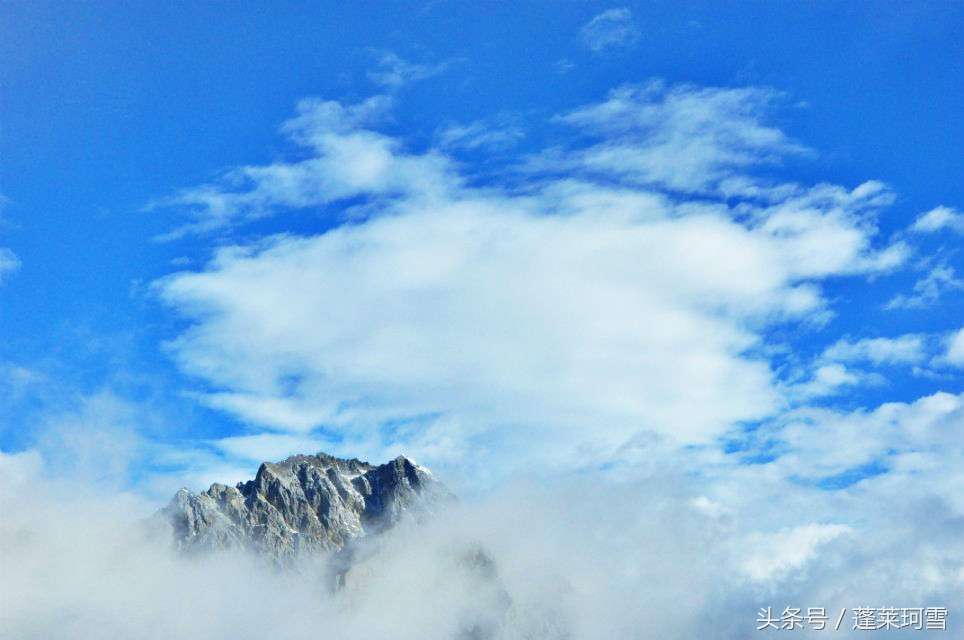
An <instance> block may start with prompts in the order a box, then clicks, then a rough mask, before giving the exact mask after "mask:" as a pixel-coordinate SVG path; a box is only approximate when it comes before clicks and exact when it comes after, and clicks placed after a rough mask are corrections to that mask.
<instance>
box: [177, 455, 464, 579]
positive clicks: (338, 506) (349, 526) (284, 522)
mask: <svg viewBox="0 0 964 640" xmlns="http://www.w3.org/2000/svg"><path fill="white" fill-rule="evenodd" d="M453 499H454V497H453V496H452V494H450V493H449V492H448V490H447V489H446V488H445V487H444V486H443V485H442V484H441V483H440V482H439V481H437V480H436V479H435V478H433V477H432V474H431V473H430V472H429V471H428V470H427V469H425V468H423V467H420V466H418V465H416V464H415V463H413V462H412V461H410V460H408V459H407V458H405V457H402V456H399V457H398V458H396V459H395V460H392V461H391V462H388V463H386V464H383V465H379V466H373V465H370V464H368V463H367V462H361V461H359V460H356V459H352V460H343V459H341V458H335V457H333V456H329V455H326V454H324V453H319V454H318V455H314V456H305V455H297V456H292V457H290V458H288V459H287V460H284V461H282V462H277V463H269V462H266V463H264V464H262V465H261V467H260V468H259V469H258V473H257V475H256V476H255V478H254V480H249V481H248V482H242V483H238V485H236V486H234V487H229V486H226V485H223V484H213V485H211V488H210V489H208V490H207V491H204V492H202V493H199V494H193V493H191V492H190V491H188V490H187V489H181V490H180V491H178V493H177V495H175V496H174V498H173V499H172V500H171V502H170V504H168V505H167V507H165V508H164V509H162V510H161V513H160V515H161V516H162V517H163V518H164V519H165V520H166V521H167V522H168V523H170V525H171V527H172V528H173V533H174V542H175V545H176V546H177V548H178V549H179V550H181V551H184V552H188V553H194V552H209V551H219V550H248V551H254V552H256V553H258V554H259V555H266V556H268V557H271V558H273V559H277V560H286V559H292V558H294V557H296V556H298V555H300V554H302V553H306V552H307V553H318V552H324V551H337V550H340V549H343V548H344V547H345V546H346V545H348V544H349V543H350V542H351V541H353V540H355V539H357V538H360V537H362V536H365V535H370V534H372V533H378V532H379V531H381V530H383V529H385V528H388V527H391V526H393V525H395V524H397V523H398V522H399V521H401V520H403V519H405V518H414V519H416V520H417V519H421V518H424V517H426V516H429V515H431V514H432V513H433V512H435V511H436V510H438V509H440V508H442V507H443V506H444V505H445V503H447V502H450V501H452V500H453Z"/></svg>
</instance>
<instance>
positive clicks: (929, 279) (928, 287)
mask: <svg viewBox="0 0 964 640" xmlns="http://www.w3.org/2000/svg"><path fill="white" fill-rule="evenodd" d="M962 289H964V280H961V279H960V278H958V277H957V275H956V274H955V272H954V268H953V267H951V266H949V265H938V266H936V267H934V268H932V269H931V270H930V271H929V272H928V273H927V275H926V276H924V277H923V278H920V279H919V280H917V282H915V283H914V293H913V294H912V295H906V294H903V293H900V294H897V295H896V296H894V297H893V298H891V299H890V300H888V301H887V304H885V305H884V309H926V308H927V307H931V306H933V305H934V304H936V303H937V301H938V300H940V298H941V296H942V295H944V294H945V293H947V292H949V291H960V290H962Z"/></svg>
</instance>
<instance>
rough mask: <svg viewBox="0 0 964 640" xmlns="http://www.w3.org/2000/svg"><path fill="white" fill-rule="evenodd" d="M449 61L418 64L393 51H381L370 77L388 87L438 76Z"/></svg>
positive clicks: (376, 82)
mask: <svg viewBox="0 0 964 640" xmlns="http://www.w3.org/2000/svg"><path fill="white" fill-rule="evenodd" d="M449 64H450V63H448V62H442V63H439V64H434V65H428V64H416V63H413V62H409V61H407V60H404V59H402V58H400V57H399V56H398V55H397V54H395V53H392V52H391V51H384V52H381V53H379V55H378V62H377V67H376V68H375V69H372V70H370V71H369V72H368V79H369V80H371V81H372V82H374V83H375V84H377V85H380V86H383V87H386V88H388V89H398V88H399V87H401V86H403V85H406V84H409V83H411V82H416V81H418V80H425V79H427V78H431V77H432V76H437V75H438V74H440V73H443V72H444V71H445V70H446V69H448V68H449Z"/></svg>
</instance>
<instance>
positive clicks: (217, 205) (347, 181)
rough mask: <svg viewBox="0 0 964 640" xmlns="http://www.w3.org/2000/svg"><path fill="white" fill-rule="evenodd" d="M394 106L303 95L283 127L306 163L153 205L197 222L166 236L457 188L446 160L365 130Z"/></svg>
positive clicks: (235, 174) (252, 173) (282, 165)
mask: <svg viewBox="0 0 964 640" xmlns="http://www.w3.org/2000/svg"><path fill="white" fill-rule="evenodd" d="M390 104H391V100H390V99H389V98H387V97H385V96H377V97H374V98H369V99H368V100H365V101H364V102H361V103H359V104H356V105H351V106H348V107H345V106H343V105H341V104H340V103H338V102H332V101H323V100H318V99H305V100H302V101H301V102H300V103H299V104H298V114H297V116H295V117H294V118H292V119H291V120H289V121H287V122H285V123H284V125H283V126H282V128H281V130H282V132H283V133H285V134H286V135H287V136H288V137H289V138H290V139H291V140H292V142H294V143H295V144H297V145H299V146H302V147H305V148H307V149H310V150H311V151H312V152H313V154H314V155H313V156H312V157H311V158H309V159H307V160H302V161H300V162H291V163H286V162H277V163H274V164H270V165H264V166H245V167H240V168H237V169H234V170H232V171H230V172H229V173H228V174H227V175H226V177H225V179H224V181H223V182H222V183H221V184H207V185H202V186H200V187H194V188H190V189H185V190H182V191H181V192H180V193H178V194H177V195H175V196H174V197H172V198H168V199H166V200H163V201H160V202H158V203H154V204H153V205H152V207H157V206H174V207H180V208H183V209H185V210H187V211H189V212H191V214H192V215H193V216H194V217H195V218H196V219H197V220H196V222H194V223H191V224H188V225H186V226H184V227H181V228H180V229H177V230H176V231H175V232H173V233H171V234H168V236H167V237H168V238H172V237H177V236H180V235H184V234H185V233H191V232H205V231H211V230H214V229H220V228H224V227H226V226H229V225H231V224H234V223H237V222H243V221H244V220H250V219H255V218H260V217H264V216H268V215H273V214H274V213H276V212H277V210H278V209H279V208H296V209H297V208H309V207H319V206H322V205H325V204H328V203H332V202H336V201H338V200H343V199H345V198H351V197H354V196H358V195H361V194H368V195H371V196H373V197H377V196H389V195H398V194H406V193H407V194H411V195H417V196H418V197H423V198H431V197H438V196H439V195H441V194H442V193H444V191H445V190H446V189H448V188H450V187H452V186H456V185H457V184H458V178H457V176H456V175H454V173H452V171H451V167H450V162H449V161H448V159H447V158H445V157H443V156H441V155H439V154H435V153H426V154H422V155H417V156H415V155H409V154H406V153H405V152H404V151H403V150H402V149H401V147H400V144H399V142H398V141H397V140H395V139H393V138H389V137H388V136H385V135H382V134H379V133H375V132H374V131H371V130H367V129H362V128H361V127H362V126H364V125H370V124H372V123H375V122H378V121H380V120H381V119H382V118H384V117H385V114H386V112H387V109H388V108H389V106H390Z"/></svg>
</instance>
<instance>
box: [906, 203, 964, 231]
mask: <svg viewBox="0 0 964 640" xmlns="http://www.w3.org/2000/svg"><path fill="white" fill-rule="evenodd" d="M941 229H949V230H951V231H955V232H957V233H964V213H961V212H960V211H958V210H956V209H953V208H951V207H943V206H941V207H937V208H935V209H931V210H930V211H928V212H927V213H924V214H921V216H920V217H919V218H917V220H915V221H914V224H913V225H912V226H911V230H912V231H916V232H918V233H933V232H935V231H940V230H941Z"/></svg>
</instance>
